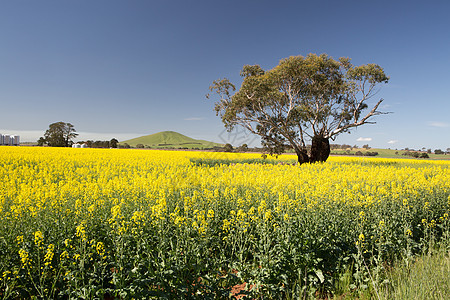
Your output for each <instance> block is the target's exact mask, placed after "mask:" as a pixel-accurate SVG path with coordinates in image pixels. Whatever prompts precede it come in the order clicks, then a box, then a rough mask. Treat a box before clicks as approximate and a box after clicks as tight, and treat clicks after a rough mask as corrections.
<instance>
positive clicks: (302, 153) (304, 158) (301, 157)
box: [295, 148, 309, 164]
mask: <svg viewBox="0 0 450 300" xmlns="http://www.w3.org/2000/svg"><path fill="white" fill-rule="evenodd" d="M295 153H297V158H298V163H299V164H304V163H307V162H309V157H308V152H306V150H304V149H298V148H295Z"/></svg>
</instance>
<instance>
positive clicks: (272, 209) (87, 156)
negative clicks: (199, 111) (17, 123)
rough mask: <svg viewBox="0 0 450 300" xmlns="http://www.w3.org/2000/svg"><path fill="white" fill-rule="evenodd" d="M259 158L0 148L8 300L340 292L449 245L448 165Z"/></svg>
mask: <svg viewBox="0 0 450 300" xmlns="http://www.w3.org/2000/svg"><path fill="white" fill-rule="evenodd" d="M258 157H259V156H258V155H257V154H229V153H228V154H225V153H220V154H217V153H215V154H214V153H208V152H188V151H156V150H115V149H55V148H53V149H52V148H31V147H15V148H12V147H0V158H1V160H0V182H1V186H0V228H1V229H0V252H1V253H2V255H1V256H0V279H1V280H0V297H3V298H17V297H19V298H29V297H31V296H37V297H41V298H51V297H69V298H102V297H105V295H109V296H111V297H121V298H124V299H126V298H152V297H163V298H175V297H176V298H180V297H183V298H189V297H192V298H196V297H202V298H209V297H210V298H226V297H229V296H230V291H231V290H232V288H233V287H236V286H240V287H242V288H241V289H242V290H241V293H242V294H245V293H247V294H250V295H252V296H257V295H266V296H267V297H268V298H272V297H278V296H279V295H284V296H286V297H291V296H296V295H297V296H298V295H304V294H305V293H307V292H310V293H314V291H315V290H321V291H328V292H329V291H331V292H332V291H333V287H334V285H335V282H336V280H339V278H337V276H338V274H341V273H342V271H343V270H348V269H351V270H352V273H353V275H354V278H353V283H354V285H355V287H360V288H364V287H366V286H367V284H368V279H369V274H368V273H367V271H368V269H369V268H370V270H373V274H372V280H374V281H375V282H381V281H382V280H383V278H378V277H377V276H378V274H382V273H381V272H378V271H379V270H380V269H381V268H383V266H386V265H387V264H389V263H390V262H392V261H393V260H395V259H398V258H409V257H413V256H414V255H415V254H416V253H420V252H421V251H425V250H426V249H427V248H428V247H430V245H433V243H441V244H442V243H444V244H445V243H446V245H448V243H449V241H450V237H449V220H448V214H449V208H450V162H446V161H426V162H424V161H416V160H406V159H402V160H394V159H376V158H346V157H339V158H334V157H331V158H330V159H329V161H328V162H326V163H321V164H305V165H301V166H293V165H291V164H283V163H280V164H277V163H274V161H272V163H271V164H263V163H257V161H258ZM206 160H209V161H218V162H219V163H207V164H202V163H196V162H199V161H206ZM224 160H233V162H235V161H237V162H239V161H240V160H241V161H252V162H254V163H251V164H247V163H244V164H241V163H232V164H224V163H220V162H221V161H222V162H223V161H224ZM291 160H292V157H291V156H289V155H283V156H281V157H279V158H278V161H280V162H283V161H291ZM366 266H369V268H367V267H366ZM380 276H381V275H380Z"/></svg>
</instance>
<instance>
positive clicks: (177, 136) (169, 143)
mask: <svg viewBox="0 0 450 300" xmlns="http://www.w3.org/2000/svg"><path fill="white" fill-rule="evenodd" d="M125 143H127V144H128V145H130V146H131V147H136V145H138V144H142V145H144V146H145V147H147V146H148V147H150V148H176V149H178V148H188V149H192V148H199V149H204V148H213V147H222V146H223V145H222V144H218V143H214V142H208V141H204V140H196V139H193V138H190V137H188V136H185V135H183V134H181V133H178V132H175V131H162V132H158V133H155V134H150V135H145V136H141V137H138V138H134V139H131V140H127V141H122V142H120V144H122V145H123V144H125Z"/></svg>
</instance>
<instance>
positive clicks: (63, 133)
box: [38, 122, 78, 147]
mask: <svg viewBox="0 0 450 300" xmlns="http://www.w3.org/2000/svg"><path fill="white" fill-rule="evenodd" d="M77 136H78V133H76V131H75V128H74V126H73V125H72V124H70V123H65V122H56V123H52V124H50V125H49V128H48V129H47V131H45V134H44V139H45V142H46V143H47V144H48V145H49V146H51V147H69V146H71V145H72V143H73V141H72V140H73V139H74V138H76V137H77ZM38 142H40V143H43V140H42V139H39V141H38Z"/></svg>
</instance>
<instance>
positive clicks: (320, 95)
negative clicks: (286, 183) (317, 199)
mask: <svg viewBox="0 0 450 300" xmlns="http://www.w3.org/2000/svg"><path fill="white" fill-rule="evenodd" d="M241 76H242V77H243V78H244V80H243V83H242V85H241V87H240V89H239V90H238V91H237V92H235V93H234V91H236V87H235V86H234V85H233V84H232V83H231V82H230V81H229V80H228V79H226V78H225V79H220V80H215V81H214V82H213V85H211V86H210V91H211V92H214V93H217V94H218V96H219V101H217V102H216V105H215V110H216V113H217V115H219V116H220V117H221V119H222V122H223V123H224V125H225V127H226V128H227V129H228V130H232V129H233V128H234V127H236V126H242V127H244V128H246V129H247V130H248V131H250V132H252V133H254V134H257V135H259V136H261V139H262V143H263V145H264V148H265V150H266V151H267V152H269V153H270V154H281V153H283V151H284V150H285V148H286V146H287V145H289V146H291V147H292V148H294V150H295V152H296V154H297V157H298V162H299V163H307V162H316V161H326V160H327V158H328V156H329V154H330V143H329V140H330V139H331V140H334V139H335V138H336V137H337V135H339V134H341V133H343V132H348V131H349V130H351V129H353V128H355V127H359V126H361V125H364V124H369V123H373V122H371V121H370V119H371V118H372V117H373V116H376V115H380V114H382V112H380V111H378V107H379V106H380V104H381V102H382V101H383V99H380V100H379V101H378V102H377V103H375V104H374V105H373V106H372V108H371V109H369V110H368V112H367V111H366V109H368V108H369V106H368V104H367V100H368V99H370V98H371V97H372V96H374V95H375V93H376V92H377V86H378V84H380V83H387V82H388V80H389V78H388V77H387V76H386V75H385V73H384V71H383V69H382V68H381V67H380V66H378V65H375V64H367V65H361V66H354V65H352V64H351V63H350V59H348V58H340V59H339V60H335V59H333V58H332V57H330V56H328V55H326V54H322V55H315V54H309V55H308V56H306V57H303V56H292V57H289V58H286V59H283V60H281V61H280V63H279V64H278V66H276V67H275V68H273V69H272V70H268V71H265V70H263V69H262V68H261V67H260V66H259V65H253V66H249V65H246V66H244V67H243V69H242V71H241ZM207 98H209V95H207ZM365 111H366V112H365ZM364 112H365V113H364ZM309 142H311V147H310V149H309V150H308V148H307V144H308V143H309Z"/></svg>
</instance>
